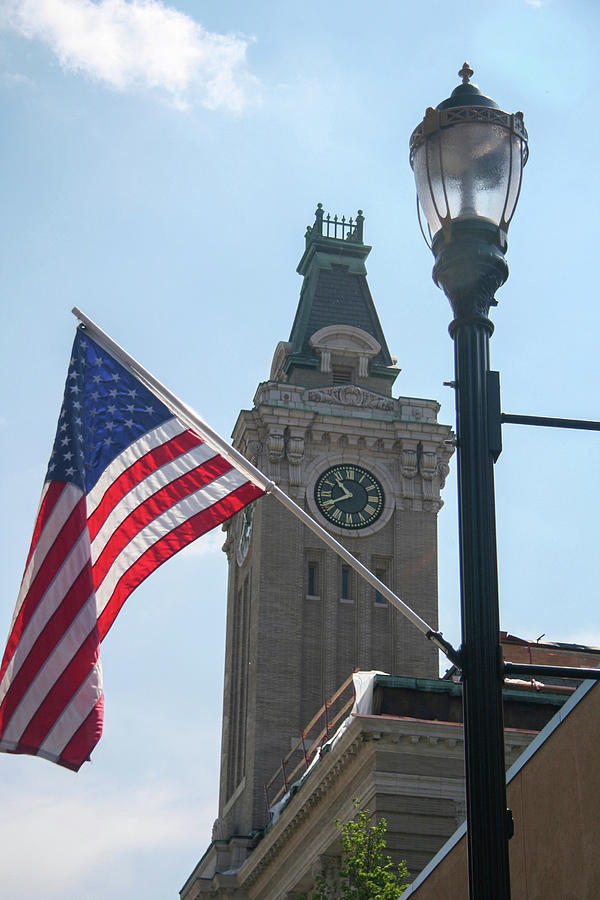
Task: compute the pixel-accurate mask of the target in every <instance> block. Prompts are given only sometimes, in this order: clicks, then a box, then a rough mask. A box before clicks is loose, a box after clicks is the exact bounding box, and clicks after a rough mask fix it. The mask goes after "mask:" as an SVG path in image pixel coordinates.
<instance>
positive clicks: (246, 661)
mask: <svg viewBox="0 0 600 900" xmlns="http://www.w3.org/2000/svg"><path fill="white" fill-rule="evenodd" d="M370 249H371V248H370V247H369V246H367V245H366V244H364V242H363V216H362V212H360V211H359V214H358V216H357V217H356V219H355V220H354V221H353V220H352V219H350V220H349V221H346V220H345V219H337V217H336V218H333V219H332V218H331V217H329V216H327V217H325V216H324V213H323V208H322V206H321V204H319V207H318V208H317V211H316V216H315V222H314V224H313V225H312V226H310V227H309V228H308V229H307V232H306V247H305V250H304V253H303V256H302V259H301V260H300V263H299V266H298V272H299V274H300V275H301V276H302V278H303V283H302V288H301V294H300V301H299V304H298V308H297V311H296V316H295V319H294V323H293V325H292V330H291V334H290V337H289V340H288V341H282V342H280V343H279V344H278V345H277V347H276V349H275V354H274V357H273V363H272V366H271V371H270V376H269V380H268V381H266V382H264V383H262V384H260V385H259V387H258V389H257V391H256V394H255V396H254V403H253V406H252V408H251V409H249V410H243V411H242V412H241V413H240V415H239V417H238V420H237V422H236V425H235V428H234V432H233V439H234V443H235V445H236V446H237V447H238V448H240V449H241V450H242V452H244V453H245V454H246V455H247V456H248V457H249V458H251V459H252V461H253V462H255V464H256V465H257V466H258V467H259V468H261V469H262V470H263V471H264V472H265V474H267V475H268V476H269V477H270V478H272V479H273V480H275V481H276V482H277V483H278V484H279V485H280V486H281V487H282V488H283V489H284V490H285V491H287V492H288V493H289V494H290V495H291V496H292V497H294V499H295V500H296V501H297V502H298V503H300V504H301V505H303V506H304V508H305V509H306V510H307V511H308V512H309V513H310V514H311V515H312V516H314V518H316V519H317V520H318V521H319V522H320V523H321V524H322V525H324V526H325V527H326V528H328V529H329V530H330V531H331V532H332V533H333V534H334V535H335V536H336V537H338V539H340V540H341V541H342V542H343V543H344V544H345V546H346V547H347V548H348V549H349V550H350V551H351V552H352V553H353V554H354V555H356V556H357V557H358V558H359V559H360V561H361V562H363V563H364V564H365V565H366V566H368V567H369V568H370V569H371V570H372V571H374V572H375V574H376V575H378V577H379V578H380V579H381V580H382V581H384V582H385V583H386V584H388V585H389V586H390V587H392V589H393V590H394V591H395V592H396V593H397V594H398V595H399V596H401V597H402V598H403V599H404V600H405V601H406V602H407V603H408V604H409V605H410V606H411V607H413V609H415V610H416V611H417V612H418V613H419V615H421V616H422V617H423V618H424V619H425V620H426V621H427V622H429V623H430V624H431V625H432V626H434V627H436V626H437V526H436V516H437V513H438V511H439V509H440V507H441V505H442V500H441V497H440V491H441V489H442V487H443V485H444V481H445V477H446V475H447V472H448V460H449V458H450V456H451V454H452V452H453V447H452V441H451V438H452V435H451V432H450V428H449V427H448V426H445V425H440V424H438V422H437V413H438V410H439V406H438V404H437V403H436V402H435V401H434V400H421V399H415V398H408V397H401V396H400V397H393V396H392V387H393V385H394V382H395V380H396V378H397V376H398V374H399V371H400V370H399V369H398V368H397V367H396V361H395V359H393V358H392V356H391V355H390V352H389V350H388V346H387V342H386V339H385V336H384V334H383V331H382V328H381V325H380V322H379V319H378V316H377V312H376V310H375V305H374V303H373V299H372V297H371V294H370V291H369V286H368V284H367V277H366V267H365V261H366V258H367V256H368V254H369V252H370ZM224 527H225V530H226V532H227V538H226V542H225V548H224V549H226V551H227V559H228V565H229V587H228V600H227V603H228V607H227V648H226V666H225V688H224V715H223V736H222V753H221V783H220V803H219V819H218V820H217V821H218V838H219V840H221V841H225V840H227V841H229V842H230V843H231V842H233V843H234V844H235V845H236V848H237V849H236V853H238V855H239V854H240V853H241V854H242V855H243V853H244V852H248V848H250V847H251V845H252V835H253V834H254V833H256V832H257V831H259V830H260V829H261V828H263V827H264V826H265V825H266V824H267V821H268V812H267V809H266V806H265V802H264V784H265V782H266V781H267V780H268V779H269V778H270V776H271V775H272V773H273V771H274V770H275V768H276V767H277V766H278V764H279V762H280V760H281V758H282V757H283V756H285V754H286V753H287V751H288V750H289V749H290V746H291V745H292V743H293V742H294V741H296V740H297V739H298V736H299V735H300V733H301V729H302V728H303V726H304V725H305V724H306V723H307V722H308V721H309V719H310V718H311V716H312V715H313V714H314V713H315V711H316V710H317V709H318V708H319V707H320V706H321V705H322V703H323V701H324V699H325V698H327V697H328V696H331V694H332V693H333V692H334V691H335V690H336V688H337V687H338V686H339V684H341V683H342V682H343V681H344V679H346V678H347V677H348V675H349V674H350V673H351V672H352V670H353V669H355V668H361V669H378V670H381V671H384V672H387V673H390V674H397V675H410V676H421V677H437V667H438V661H437V653H436V650H435V648H434V647H433V646H432V645H431V644H430V643H429V642H427V641H426V639H425V638H424V637H423V636H422V635H421V634H420V633H419V632H417V631H416V630H415V629H414V628H412V627H411V626H410V625H409V624H407V623H406V621H405V620H404V619H402V618H401V617H400V615H399V614H398V613H397V612H396V611H395V610H393V609H392V608H391V607H390V606H389V605H388V604H387V602H386V601H385V600H383V598H382V597H381V596H380V595H378V594H377V593H376V592H375V591H374V589H373V588H372V587H370V586H369V585H368V584H366V583H363V582H362V581H361V580H359V579H358V578H357V577H356V575H355V573H354V572H353V571H352V570H351V569H350V568H349V567H347V566H346V565H345V564H344V563H343V562H342V561H341V560H340V559H339V558H338V557H337V556H336V555H335V554H334V553H333V552H332V551H331V550H329V549H328V548H326V547H325V545H323V544H321V542H320V541H319V540H318V538H317V537H315V536H314V535H313V534H312V533H311V532H310V531H309V530H308V529H307V528H305V526H304V525H302V524H301V523H300V522H298V521H297V520H296V519H295V518H294V517H293V516H292V515H291V514H290V513H289V512H288V511H287V510H286V509H285V508H284V507H283V506H281V505H280V504H279V503H278V502H277V501H276V500H274V499H272V498H270V497H268V496H266V497H263V498H261V499H260V500H258V501H257V502H256V503H254V504H253V505H252V506H251V507H249V508H247V510H244V511H243V512H242V513H240V514H239V515H238V516H236V517H235V518H234V519H232V520H230V521H229V522H228V523H227V524H226V525H225V526H224ZM244 848H246V849H245V850H244Z"/></svg>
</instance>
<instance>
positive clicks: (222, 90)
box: [0, 0, 258, 112]
mask: <svg viewBox="0 0 600 900" xmlns="http://www.w3.org/2000/svg"><path fill="white" fill-rule="evenodd" d="M0 24H2V25H3V26H4V27H5V28H9V29H12V30H14V31H16V32H18V33H19V34H21V35H22V36H23V37H26V38H29V39H30V40H34V39H35V40H40V41H43V42H44V43H45V44H47V45H48V46H49V47H50V48H51V50H52V51H53V52H54V54H55V55H56V57H57V58H58V60H59V62H60V64H61V66H62V67H63V69H65V70H67V71H74V72H81V73H84V74H85V75H88V76H89V77H91V78H93V79H95V80H97V81H100V82H103V83H104V84H106V85H108V86H110V87H111V88H113V89H114V90H120V91H131V90H140V89H142V90H143V89H146V90H157V91H160V92H162V93H163V94H166V96H167V97H168V98H169V100H170V101H171V102H172V103H173V104H174V105H176V106H177V107H179V108H181V109H184V108H186V107H188V106H190V105H193V104H194V103H195V102H197V103H199V104H200V105H202V106H204V107H206V108H207V109H217V108H218V107H223V108H225V109H228V110H230V111H234V112H239V111H241V110H242V109H244V108H245V107H246V106H248V105H249V104H250V103H252V102H255V101H256V99H257V96H258V81H257V79H256V78H254V77H253V76H252V75H250V74H249V73H248V71H247V68H246V51H247V48H248V43H249V39H248V38H245V37H242V36H240V35H235V34H214V33H212V32H210V31H207V30H206V29H205V28H203V27H202V25H200V24H199V23H198V22H195V21H194V20H193V19H192V18H191V17H190V16H187V15H185V14H184V13H182V12H179V11H178V10H176V9H173V8H172V7H169V6H166V5H165V4H164V3H162V2H160V0H99V2H92V0H4V4H3V10H2V12H0Z"/></svg>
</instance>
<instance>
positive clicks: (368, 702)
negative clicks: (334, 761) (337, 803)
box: [269, 671, 387, 825]
mask: <svg viewBox="0 0 600 900" xmlns="http://www.w3.org/2000/svg"><path fill="white" fill-rule="evenodd" d="M386 674H387V673H386V672H375V671H371V672H355V673H354V675H353V676H352V680H353V682H354V697H355V700H354V706H353V707H352V709H351V711H350V714H349V715H348V716H347V717H346V718H345V719H344V721H343V722H342V724H341V725H340V726H339V728H338V729H337V731H336V732H335V734H334V735H333V737H331V738H329V740H328V741H327V742H326V743H325V744H323V745H322V746H321V747H319V749H318V750H317V752H316V753H315V755H314V756H313V759H312V762H311V764H310V765H309V767H308V769H307V770H306V772H305V773H304V774H303V775H302V777H301V778H299V779H298V781H295V782H294V784H293V785H292V786H291V787H290V788H289V790H288V791H287V793H286V794H284V795H283V797H282V798H281V800H279V801H278V802H277V803H275V805H274V806H272V807H271V808H270V809H269V812H270V814H271V824H272V825H274V824H275V822H276V821H277V819H278V818H279V816H280V815H281V812H282V810H283V809H285V807H286V806H287V804H288V802H289V800H290V797H292V796H293V794H295V793H296V791H297V790H298V788H299V787H300V785H302V784H303V783H304V782H305V781H306V779H307V778H308V776H309V775H310V773H311V772H312V770H313V768H314V767H315V766H316V765H317V764H318V762H319V761H320V759H321V757H322V756H323V754H324V753H329V752H330V751H331V750H332V749H333V748H334V747H335V745H336V744H337V742H338V741H339V740H340V738H341V737H342V735H343V734H345V732H346V731H347V730H348V728H349V727H350V725H351V724H352V719H353V717H354V716H370V715H371V714H372V712H373V685H374V683H375V676H376V675H386Z"/></svg>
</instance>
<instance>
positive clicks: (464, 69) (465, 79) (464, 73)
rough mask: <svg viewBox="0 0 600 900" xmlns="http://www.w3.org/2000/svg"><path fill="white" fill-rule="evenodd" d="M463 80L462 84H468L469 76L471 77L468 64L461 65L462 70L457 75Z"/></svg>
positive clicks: (471, 73) (471, 71)
mask: <svg viewBox="0 0 600 900" xmlns="http://www.w3.org/2000/svg"><path fill="white" fill-rule="evenodd" d="M458 74H459V75H460V77H461V78H462V80H463V84H469V81H470V79H471V76H472V75H473V69H472V68H471V66H470V65H469V63H468V62H465V63H463V67H462V69H461V70H460V71H459V73H458Z"/></svg>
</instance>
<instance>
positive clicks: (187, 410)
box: [72, 306, 460, 665]
mask: <svg viewBox="0 0 600 900" xmlns="http://www.w3.org/2000/svg"><path fill="white" fill-rule="evenodd" d="M72 313H73V315H74V316H75V317H76V318H77V319H79V321H80V322H81V323H82V325H83V326H84V328H85V330H86V331H87V332H88V333H89V334H90V335H91V336H92V337H93V338H94V339H95V340H97V341H98V343H99V344H101V345H102V346H103V347H104V349H106V350H107V351H108V352H109V353H110V354H111V355H112V356H114V357H115V359H117V360H118V361H119V362H120V363H121V365H122V366H124V367H125V368H126V369H127V370H128V371H129V372H131V373H132V374H134V375H135V376H136V377H137V378H139V379H140V380H141V381H142V382H143V383H144V384H145V385H146V386H147V387H148V388H149V390H151V391H152V392H153V393H154V394H155V395H156V396H157V397H158V398H159V399H160V400H162V401H163V402H164V404H165V406H167V407H168V408H169V409H170V410H171V411H172V412H173V414H174V415H176V416H177V417H178V418H179V419H181V421H183V422H184V423H185V424H186V425H188V426H189V427H190V428H191V429H193V430H194V431H196V432H197V433H198V434H199V435H200V436H201V437H202V438H203V439H204V440H205V441H206V443H207V444H208V446H209V447H212V449H213V450H216V451H217V452H218V453H220V454H221V455H222V456H223V457H225V459H226V460H227V461H228V462H230V463H231V464H232V466H234V467H235V468H236V469H238V470H239V471H240V472H242V473H243V474H244V475H246V477H247V478H249V480H250V481H252V482H253V483H254V484H256V485H257V486H258V487H260V488H262V490H264V491H265V492H266V493H267V494H270V495H271V496H272V497H276V498H277V500H279V502H280V503H282V504H283V505H284V506H285V507H286V509H288V510H289V511H290V512H291V513H292V514H293V515H294V516H296V518H297V519H300V521H301V522H303V523H304V525H306V527H307V528H309V529H310V530H311V531H312V532H313V533H314V534H316V535H317V537H319V538H321V540H322V541H323V542H324V543H325V544H327V545H328V547H330V548H331V549H332V550H334V551H335V553H337V554H338V556H340V557H341V558H342V559H343V560H344V561H345V562H347V563H348V565H349V566H351V567H352V568H353V569H354V571H355V572H357V573H358V574H359V575H361V576H362V578H364V579H365V581H367V582H368V583H369V584H370V585H371V586H372V587H374V588H375V590H377V591H379V593H380V594H381V595H382V596H383V597H385V598H386V600H388V602H389V603H391V604H392V606H394V607H395V609H397V610H398V611H399V612H400V613H402V615H403V616H405V618H407V619H408V620H409V622H412V624H413V625H414V626H415V627H416V628H418V629H419V631H420V632H421V633H422V634H424V635H425V637H426V638H428V639H429V640H430V641H432V642H433V643H434V644H435V645H436V647H437V648H438V650H441V651H442V653H444V654H445V656H447V658H448V659H449V660H450V662H452V663H454V664H455V665H460V658H459V653H458V651H457V650H455V648H454V647H453V646H452V645H451V644H450V643H449V642H448V641H446V640H445V638H444V637H443V636H442V634H441V632H439V631H435V630H434V629H433V628H431V626H430V625H428V624H427V622H425V620H424V619H422V618H421V617H420V616H419V615H418V614H417V613H416V612H415V611H414V610H413V609H411V607H410V606H408V604H406V603H405V602H404V601H403V600H401V599H400V598H399V597H398V596H397V595H396V594H395V593H394V592H393V591H392V590H390V588H389V587H388V586H387V585H385V584H384V583H383V582H382V581H380V580H379V578H377V577H376V576H375V575H373V573H372V572H371V571H370V570H369V569H367V567H366V566H364V565H363V564H362V563H361V562H359V560H358V559H356V557H354V556H353V555H352V553H350V551H349V550H347V549H346V548H345V547H344V546H343V545H342V544H340V542H339V541H337V540H336V539H335V538H334V537H333V535H331V534H329V532H328V531H326V530H325V528H323V527H322V526H321V525H319V523H318V522H317V521H315V519H313V518H312V516H309V515H308V513H307V512H305V510H303V509H302V507H300V506H298V504H297V503H296V502H295V501H294V500H292V498H291V497H289V496H288V495H287V494H286V493H285V491H282V490H281V488H280V487H279V486H278V485H277V484H275V482H274V481H271V480H270V479H269V478H267V477H266V476H265V475H263V473H262V472H261V471H260V469H257V468H256V466H254V465H253V464H252V463H251V462H250V461H249V460H247V459H246V457H245V456H243V455H242V454H241V453H240V452H239V450H236V449H235V447H232V446H231V444H229V443H228V442H227V441H226V440H225V438H223V437H221V435H220V434H218V432H216V431H214V429H212V428H211V427H210V425H208V424H207V423H206V422H205V421H204V419H203V418H202V417H201V416H200V415H198V413H197V412H196V411H195V410H194V409H192V408H191V407H190V406H188V405H187V404H186V403H184V402H183V401H182V400H180V399H179V397H177V396H176V395H175V394H174V393H173V392H172V391H170V390H169V389H168V388H167V387H165V385H164V384H162V383H161V382H160V381H158V379H157V378H155V377H154V376H153V375H152V374H151V373H150V372H149V371H148V370H147V369H145V368H144V366H142V365H141V363H139V362H138V361H137V360H136V359H134V358H133V356H130V355H129V353H127V351H126V350H124V349H123V347H121V346H120V344H117V343H116V341H113V339H112V338H111V337H110V336H109V335H108V334H106V332H105V331H103V330H102V329H101V328H100V327H99V326H98V325H97V324H96V323H95V322H94V321H93V320H92V319H90V318H88V316H86V315H85V313H83V312H82V311H81V310H80V309H78V307H76V306H75V307H73V309H72Z"/></svg>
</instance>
